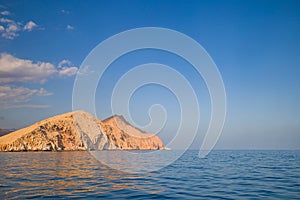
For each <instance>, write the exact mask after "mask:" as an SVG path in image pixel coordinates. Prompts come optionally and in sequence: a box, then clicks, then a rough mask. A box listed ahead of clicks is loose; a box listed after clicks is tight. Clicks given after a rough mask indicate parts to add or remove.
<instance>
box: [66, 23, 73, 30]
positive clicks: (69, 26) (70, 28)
mask: <svg viewBox="0 0 300 200" xmlns="http://www.w3.org/2000/svg"><path fill="white" fill-rule="evenodd" d="M66 29H68V30H73V29H74V27H73V26H71V25H70V24H68V25H67V27H66Z"/></svg>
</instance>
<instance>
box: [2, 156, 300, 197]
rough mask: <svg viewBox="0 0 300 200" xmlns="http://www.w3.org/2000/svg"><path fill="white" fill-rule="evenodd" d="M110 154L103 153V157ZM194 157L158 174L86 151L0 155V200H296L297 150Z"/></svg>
mask: <svg viewBox="0 0 300 200" xmlns="http://www.w3.org/2000/svg"><path fill="white" fill-rule="evenodd" d="M174 151H175V150H170V151H165V152H164V156H168V155H171V154H174ZM115 154H116V152H105V156H106V157H109V156H111V157H112V158H114V157H115V156H116V155H115ZM198 154H199V152H198V151H196V150H188V151H185V152H184V153H183V155H182V156H181V157H179V158H178V159H177V160H175V161H174V162H173V163H171V164H169V165H167V166H164V167H162V168H161V169H159V170H155V171H150V172H147V171H144V172H143V171H141V172H127V171H124V170H119V169H115V168H114V167H111V166H109V165H107V163H103V162H101V160H99V159H96V157H95V156H94V155H92V154H91V153H90V152H88V151H77V152H12V153H8V152H6V153H4V152H3V153H0V199H70V198H77V199H83V198H84V199H95V198H98V199H300V151H292V150H262V151H261V150H243V151H241V150H214V151H212V152H211V153H210V154H209V155H208V156H207V157H205V158H199V156H198ZM112 160H113V159H112ZM126 162H128V160H127V161H126ZM132 162H135V161H132ZM140 162H142V161H140ZM145 162H146V163H147V164H148V165H155V164H156V163H155V162H158V160H157V159H153V160H151V159H150V160H149V157H148V159H145ZM118 163H120V164H122V160H120V159H119V160H118ZM129 163H130V162H129ZM120 166H122V165H120ZM124 166H125V165H124ZM146 166H147V165H146Z"/></svg>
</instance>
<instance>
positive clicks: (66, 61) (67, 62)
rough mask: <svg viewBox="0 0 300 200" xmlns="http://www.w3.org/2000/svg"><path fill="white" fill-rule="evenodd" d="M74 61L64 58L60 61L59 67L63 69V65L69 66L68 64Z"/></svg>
mask: <svg viewBox="0 0 300 200" xmlns="http://www.w3.org/2000/svg"><path fill="white" fill-rule="evenodd" d="M71 64H72V63H71V61H69V60H62V61H60V62H59V63H58V66H57V67H58V68H59V69H61V68H63V67H67V66H70V65H71Z"/></svg>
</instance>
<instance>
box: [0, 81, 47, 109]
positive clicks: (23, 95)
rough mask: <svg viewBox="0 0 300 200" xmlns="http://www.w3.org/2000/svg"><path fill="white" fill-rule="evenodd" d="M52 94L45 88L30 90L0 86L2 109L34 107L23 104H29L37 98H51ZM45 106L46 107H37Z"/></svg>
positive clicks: (0, 106) (0, 105)
mask: <svg viewBox="0 0 300 200" xmlns="http://www.w3.org/2000/svg"><path fill="white" fill-rule="evenodd" d="M50 95H52V93H50V92H48V91H46V90H45V89H44V88H40V89H29V88H26V87H13V86H8V85H4V86H0V108H1V109H8V108H21V107H27V108H29V107H32V106H33V105H27V104H23V103H25V102H29V101H30V100H31V99H32V98H33V97H35V96H50ZM35 106H38V107H39V106H43V107H45V105H35Z"/></svg>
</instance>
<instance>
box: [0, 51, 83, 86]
mask: <svg viewBox="0 0 300 200" xmlns="http://www.w3.org/2000/svg"><path fill="white" fill-rule="evenodd" d="M77 71H78V68H77V67H76V66H74V65H72V63H71V62H70V61H68V60H63V61H61V62H60V63H59V64H58V67H55V66H54V65H53V64H52V63H50V62H41V61H38V62H34V61H32V60H26V59H20V58H17V57H14V56H12V55H10V54H6V53H2V54H0V84H7V83H16V82H39V83H44V82H46V81H47V79H48V78H51V77H55V76H56V77H57V76H59V77H69V76H73V75H75V74H76V73H77Z"/></svg>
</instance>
